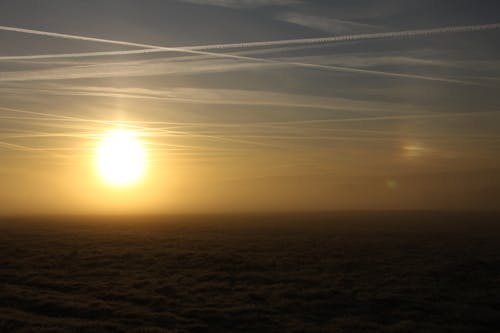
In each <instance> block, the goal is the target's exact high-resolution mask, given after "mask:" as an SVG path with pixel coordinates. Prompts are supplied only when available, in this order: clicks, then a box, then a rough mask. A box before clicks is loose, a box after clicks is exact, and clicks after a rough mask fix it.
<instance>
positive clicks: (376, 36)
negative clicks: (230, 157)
mask: <svg viewBox="0 0 500 333" xmlns="http://www.w3.org/2000/svg"><path fill="white" fill-rule="evenodd" d="M494 29H500V23H491V24H482V25H466V26H455V27H453V26H451V27H441V28H432V29H416V30H402V31H392V32H378V33H369V34H355V35H342V36H332V37H319V38H300V39H285V40H274V41H262V42H243V43H229V44H208V45H196V46H180V47H158V46H154V45H147V44H138V43H131V42H122V41H113V40H108V39H102V38H93V37H86V36H79V35H70V34H62V33H55V32H47V31H41V30H32V29H23V28H16V27H8V26H0V30H4V31H14V32H22V33H29V34H35V35H43V36H48V37H58V38H66V39H78V40H86V41H91V42H105V43H112V44H120V45H128V46H139V45H142V46H147V48H145V49H142V50H126V51H110V52H88V53H66V54H52V55H50V54H49V55H31V56H12V57H0V60H11V59H23V57H25V58H24V59H43V58H45V57H50V58H72V57H86V56H88V57H91V56H103V55H122V54H123V55H126V54H139V53H151V52H172V51H173V52H176V51H177V52H187V51H196V50H198V51H202V50H214V49H231V48H249V47H265V46H281V45H290V44H318V43H332V42H345V41H357V40H366V39H384V38H397V37H414V36H423V35H434V34H444V33H459V32H475V31H483V30H494ZM151 48H154V49H156V50H154V51H153V50H152V49H151ZM218 55H219V56H220V54H218Z"/></svg>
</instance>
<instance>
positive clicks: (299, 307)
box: [0, 212, 500, 333]
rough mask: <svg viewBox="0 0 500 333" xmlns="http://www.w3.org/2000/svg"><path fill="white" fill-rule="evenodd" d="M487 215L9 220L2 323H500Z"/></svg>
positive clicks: (161, 326) (190, 327) (284, 328)
mask: <svg viewBox="0 0 500 333" xmlns="http://www.w3.org/2000/svg"><path fill="white" fill-rule="evenodd" d="M497 218H498V216H494V215H491V214H490V215H487V214H472V213H471V214H443V213H415V212H413V213H410V212H407V213H338V214H333V215H295V216H283V215H281V216H279V215H267V216H257V215H254V216H219V217H217V216H211V217H189V218H188V217H163V218H159V217H156V218H151V217H149V218H144V217H135V218H130V217H128V218H77V217H72V218H67V219H61V218H59V219H50V218H43V219H41V218H38V219H37V218H31V219H3V220H1V221H0V332H56V333H57V332H97V333H99V332H144V333H146V332H373V331H378V332H498V331H500V219H498V223H495V222H496V221H495V220H496V219H497Z"/></svg>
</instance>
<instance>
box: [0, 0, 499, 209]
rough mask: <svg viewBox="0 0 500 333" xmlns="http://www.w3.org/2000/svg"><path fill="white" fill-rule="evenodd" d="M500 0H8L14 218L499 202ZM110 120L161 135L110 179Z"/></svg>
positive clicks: (3, 135) (4, 107)
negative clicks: (133, 168) (131, 178)
mask: <svg viewBox="0 0 500 333" xmlns="http://www.w3.org/2000/svg"><path fill="white" fill-rule="evenodd" d="M499 11H500V4H499V2H498V1H496V0H491V1H488V0H462V1H456V0H453V1H452V0H440V1H435V0H432V1H431V0H422V1H401V0H398V1H396V0H374V1H366V0H364V1H363V0H329V1H327V0H318V1H313V0H311V1H305V0H240V1H237V0H177V1H174V0H172V1H160V0H141V1H134V0H85V1H83V0H81V1H78V0H46V1H39V0H16V1H7V0H0V45H1V48H0V214H37V213H49V214H64V213H78V214H80V213H89V214H100V213H120V214H126V213H170V212H175V213H177V212H190V213H201V212H244V211H245V212H252V211H324V210H392V209H433V210H435V209H439V210H448V209H451V210H492V209H498V206H497V203H498V202H499V200H500V154H499V151H500V97H499V91H500V44H499V43H498V40H499V39H500V17H499V16H498V13H499ZM114 128H126V129H130V130H133V131H134V132H136V133H138V135H139V136H140V140H141V142H142V143H143V144H144V146H145V147H146V154H147V165H146V172H145V174H144V176H143V179H141V181H140V182H139V183H138V184H136V185H134V186H131V187H129V188H113V187H110V186H108V185H107V184H104V183H103V182H102V181H101V180H100V179H99V177H97V175H96V170H95V163H94V160H95V154H96V153H95V151H96V145H97V143H98V142H99V139H100V138H101V137H102V135H103V133H106V132H107V131H109V130H112V129H114Z"/></svg>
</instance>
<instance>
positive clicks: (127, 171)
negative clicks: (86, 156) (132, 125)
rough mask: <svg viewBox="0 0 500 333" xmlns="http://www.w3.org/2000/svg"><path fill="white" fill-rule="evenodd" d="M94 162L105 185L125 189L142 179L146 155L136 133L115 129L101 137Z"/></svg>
mask: <svg viewBox="0 0 500 333" xmlns="http://www.w3.org/2000/svg"><path fill="white" fill-rule="evenodd" d="M95 162H96V168H97V172H98V174H99V176H100V178H101V179H102V180H103V181H104V182H105V183H107V184H108V185H111V186H115V187H126V186H129V185H133V184H135V183H137V182H138V181H139V180H140V179H141V178H142V177H143V175H144V170H145V166H146V153H145V150H144V147H143V144H142V143H141V141H139V140H138V139H137V134H136V133H134V132H133V131H129V130H123V129H116V130H112V131H109V132H107V133H105V134H104V135H103V138H102V140H101V141H100V142H99V144H98V146H97V149H96V156H95Z"/></svg>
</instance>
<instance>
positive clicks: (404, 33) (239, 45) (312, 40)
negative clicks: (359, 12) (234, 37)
mask: <svg viewBox="0 0 500 333" xmlns="http://www.w3.org/2000/svg"><path fill="white" fill-rule="evenodd" d="M493 29H500V23H492V24H482V25H466V26H455V27H442V28H432V29H417V30H402V31H393V32H378V33H369V34H356V35H343V36H333V37H320V38H301V39H286V40H275V41H264V42H246V43H233V44H212V45H200V46H190V47H184V48H187V49H190V50H214V49H229V48H244V47H264V46H279V45H290V44H317V43H332V42H346V41H357V40H365V39H383V38H397V37H415V36H424V35H435V34H444V33H458V32H474V31H483V30H493Z"/></svg>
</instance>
